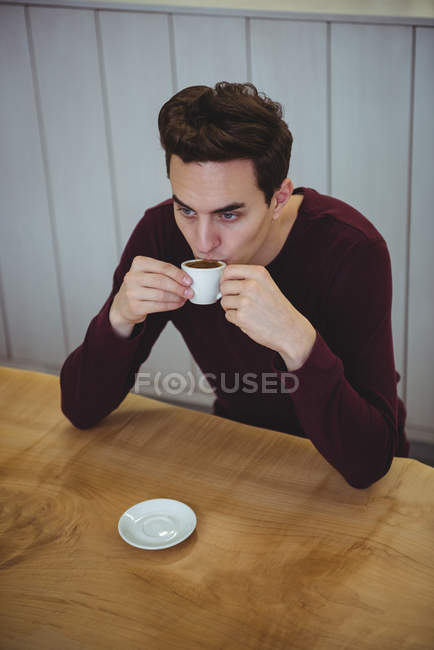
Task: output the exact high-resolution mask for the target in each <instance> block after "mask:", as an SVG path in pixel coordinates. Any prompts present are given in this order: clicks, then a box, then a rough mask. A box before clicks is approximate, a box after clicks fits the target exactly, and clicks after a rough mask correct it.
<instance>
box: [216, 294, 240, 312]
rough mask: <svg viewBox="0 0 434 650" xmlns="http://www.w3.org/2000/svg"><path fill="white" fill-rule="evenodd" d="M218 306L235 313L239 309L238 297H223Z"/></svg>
mask: <svg viewBox="0 0 434 650" xmlns="http://www.w3.org/2000/svg"><path fill="white" fill-rule="evenodd" d="M220 304H221V306H222V307H223V309H224V310H225V311H226V310H228V309H229V310H232V311H236V310H237V309H239V308H240V297H239V296H224V297H223V298H222V299H221V300H220Z"/></svg>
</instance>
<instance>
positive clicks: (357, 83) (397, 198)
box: [331, 25, 411, 394]
mask: <svg viewBox="0 0 434 650" xmlns="http://www.w3.org/2000/svg"><path fill="white" fill-rule="evenodd" d="M410 91H411V28H410V27H395V26H385V25H332V30H331V155H332V163H331V164H332V167H331V175H332V184H331V193H332V194H333V195H334V196H336V197H338V198H341V199H343V200H344V201H347V202H348V203H351V204H352V205H354V207H356V208H357V209H359V210H360V211H361V212H362V213H363V214H364V215H365V216H366V217H367V218H368V219H370V220H371V221H372V222H373V223H374V225H375V226H376V227H377V228H378V230H379V231H380V232H381V234H382V235H383V237H384V238H385V240H386V242H387V244H388V247H389V250H390V253H391V259H392V272H393V286H394V298H393V310H392V321H393V333H394V342H395V361H396V366H397V370H398V372H400V374H401V375H402V374H403V370H404V347H405V310H406V301H405V283H406V236H407V217H408V178H409V160H408V151H409V129H410ZM404 379H405V378H404ZM402 388H403V382H401V383H400V385H399V390H400V391H401V394H402Z"/></svg>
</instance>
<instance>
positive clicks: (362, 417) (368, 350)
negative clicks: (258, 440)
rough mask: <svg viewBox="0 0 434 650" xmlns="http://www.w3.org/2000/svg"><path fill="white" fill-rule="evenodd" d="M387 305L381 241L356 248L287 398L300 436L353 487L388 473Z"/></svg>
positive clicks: (390, 382) (390, 374) (387, 273)
mask: <svg viewBox="0 0 434 650" xmlns="http://www.w3.org/2000/svg"><path fill="white" fill-rule="evenodd" d="M391 302H392V277H391V265H390V257H389V253H388V250H387V247H386V244H385V242H384V241H383V240H376V241H372V240H366V241H363V242H359V243H357V244H355V245H353V247H352V248H351V250H350V251H348V253H347V255H346V256H345V259H344V260H343V261H342V263H341V265H340V268H339V269H338V272H337V273H336V275H335V279H334V281H333V283H332V285H331V287H330V289H329V292H328V296H327V302H326V305H327V306H326V310H327V316H326V319H325V323H326V325H325V329H324V331H325V332H327V333H328V334H327V335H324V336H323V335H322V334H321V333H320V332H319V331H318V330H317V338H316V341H315V344H314V347H313V349H312V351H311V354H310V356H309V357H308V359H307V360H306V362H305V363H304V365H303V366H302V367H301V368H300V369H298V370H297V371H295V372H294V373H293V374H295V375H296V376H297V379H298V382H297V383H298V388H297V390H295V391H294V392H293V393H292V394H291V399H292V402H293V405H294V408H295V411H296V414H297V417H298V419H299V421H300V423H301V425H302V427H303V430H304V432H305V433H306V435H307V436H308V437H309V438H310V439H311V441H312V442H313V444H314V445H315V447H316V448H317V449H318V451H319V452H320V453H321V454H322V455H323V456H324V457H325V458H326V459H327V460H328V461H329V462H330V463H331V465H333V466H334V467H335V468H336V469H337V470H338V471H339V472H340V473H341V474H342V475H343V476H344V478H345V479H346V480H347V481H348V483H349V484H350V485H352V486H353V487H357V488H364V487H368V486H369V485H371V484H372V483H373V482H375V481H377V480H378V479H380V478H381V477H382V476H383V475H384V474H386V472H387V471H388V469H389V467H390V465H391V462H392V459H393V456H394V453H395V449H396V446H397V443H398V431H397V407H398V401H397V391H396V374H395V365H394V354H393V342H392V327H391ZM326 339H328V340H326ZM292 381H293V379H292Z"/></svg>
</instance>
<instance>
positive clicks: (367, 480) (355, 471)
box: [342, 458, 393, 490]
mask: <svg viewBox="0 0 434 650" xmlns="http://www.w3.org/2000/svg"><path fill="white" fill-rule="evenodd" d="M392 460H393V458H392V459H390V460H388V461H387V462H385V463H384V464H382V465H381V466H380V467H372V466H368V467H362V466H358V467H353V468H352V469H351V471H343V472H342V475H343V477H344V479H345V480H346V482H347V483H348V484H349V485H351V487H353V488H356V489H358V490H365V489H366V488H368V487H371V485H373V484H374V483H376V482H377V481H379V480H380V479H381V478H383V476H385V475H386V474H387V472H388V471H389V469H390V466H391V464H392Z"/></svg>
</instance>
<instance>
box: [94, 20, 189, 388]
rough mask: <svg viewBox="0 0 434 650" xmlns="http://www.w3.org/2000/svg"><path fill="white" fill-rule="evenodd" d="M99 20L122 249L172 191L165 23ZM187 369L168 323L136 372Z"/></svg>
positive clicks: (180, 341)
mask: <svg viewBox="0 0 434 650" xmlns="http://www.w3.org/2000/svg"><path fill="white" fill-rule="evenodd" d="M100 20H101V39H102V49H103V59H104V71H105V79H106V84H107V100H108V114H109V124H110V133H111V142H112V148H113V160H114V179H115V188H116V197H117V209H118V212H119V219H120V224H121V235H122V237H121V239H122V248H123V246H124V245H125V243H126V241H127V239H128V238H129V236H130V234H131V232H132V230H133V228H134V226H135V225H136V223H137V221H138V220H139V219H140V218H141V217H142V215H143V212H144V211H145V209H146V208H149V207H151V206H152V205H155V204H156V203H159V202H160V201H163V200H165V199H167V198H169V197H170V196H171V194H172V190H171V187H170V183H169V182H168V180H167V178H166V163H165V157H164V152H163V149H162V147H161V145H160V141H159V133H158V124H157V118H158V113H159V111H160V108H161V106H162V105H163V103H164V102H165V101H167V100H168V99H169V98H170V97H171V96H172V95H173V93H174V89H173V84H172V69H171V61H170V44H169V21H168V17H167V16H166V15H158V14H155V15H153V14H135V13H127V14H122V13H120V12H102V13H101V15H100ZM189 370H190V352H189V351H188V349H187V347H186V345H185V343H184V341H183V339H182V338H181V336H180V335H179V333H178V332H177V330H176V329H175V328H174V327H173V325H172V324H171V323H168V324H167V326H166V328H165V329H164V331H163V333H162V334H161V335H160V337H159V339H158V340H157V342H156V344H155V345H154V347H153V349H152V352H151V354H150V356H149V357H148V359H147V361H146V362H145V363H144V364H143V365H142V367H141V369H140V371H141V372H143V373H150V374H151V375H152V378H153V379H152V382H153V381H154V379H155V377H156V375H157V373H158V372H159V371H163V372H164V373H165V374H166V375H167V373H170V372H177V373H181V374H184V375H185V374H187V373H188V371H189ZM145 380H146V377H145ZM145 383H146V381H144V382H143V386H145ZM157 383H158V382H157ZM160 383H161V381H160ZM155 388H157V389H158V386H156V387H155ZM152 390H154V387H152ZM142 392H144V393H145V394H149V391H148V390H144V391H142ZM151 392H152V391H151Z"/></svg>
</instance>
